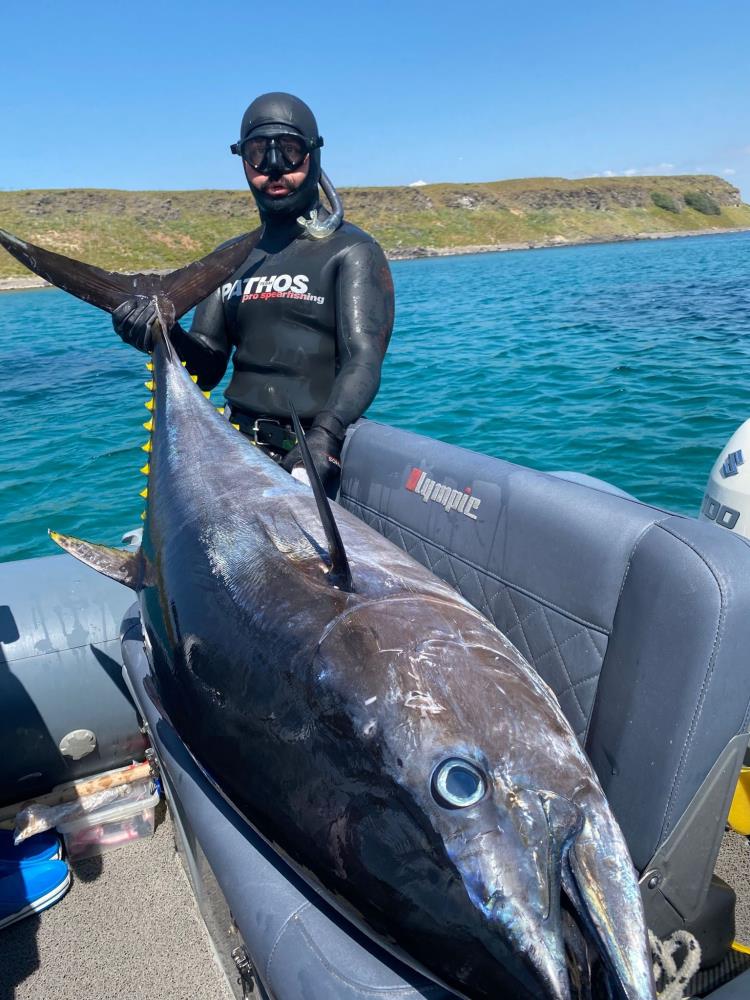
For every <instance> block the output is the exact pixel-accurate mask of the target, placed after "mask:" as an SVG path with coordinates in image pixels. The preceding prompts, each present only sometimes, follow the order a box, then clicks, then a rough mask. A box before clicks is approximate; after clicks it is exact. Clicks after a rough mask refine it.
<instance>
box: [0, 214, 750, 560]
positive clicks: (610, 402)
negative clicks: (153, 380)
mask: <svg viewBox="0 0 750 1000" xmlns="http://www.w3.org/2000/svg"><path fill="white" fill-rule="evenodd" d="M393 273H394V278H395V282H396V295H397V300H396V302H397V319H396V329H395V332H394V337H393V341H392V344H391V349H390V351H389V354H388V357H387V360H386V364H385V368H384V374H383V385H382V389H381V392H380V395H379V397H378V399H377V400H376V402H375V404H374V405H373V407H372V408H371V410H370V416H372V417H375V418H376V419H379V420H384V421H387V422H390V423H393V424H397V425H399V426H402V427H407V428H411V429H413V430H416V431H419V432H421V433H424V434H429V435H432V436H434V437H438V438H441V439H443V440H445V441H451V442H454V443H456V444H463V445H465V446H467V447H469V448H475V449H477V450H479V451H483V452H486V453H488V454H492V455H498V456H501V457H503V458H507V459H510V460H512V461H515V462H520V463H522V464H524V465H530V466H533V467H535V468H540V469H575V470H578V471H581V472H588V473H590V474H591V475H594V476H600V477H602V478H604V479H607V480H609V481H611V482H613V483H615V484H616V485H618V486H620V487H621V488H623V489H625V490H627V491H628V492H631V493H634V494H635V495H637V496H639V497H641V498H642V499H643V500H647V501H649V502H652V503H655V504H658V505H659V506H662V507H667V508H671V509H673V510H677V511H682V512H685V513H694V512H695V511H696V510H697V508H698V505H699V502H700V498H701V495H702V492H703V487H704V486H705V482H706V478H707V476H708V472H709V470H710V467H711V465H712V464H713V461H714V459H715V457H716V454H717V452H718V451H719V449H720V448H721V447H722V446H723V444H724V443H725V441H726V440H727V438H728V437H729V435H730V434H731V433H732V431H733V430H734V429H735V427H736V426H737V425H738V424H739V423H740V422H741V421H742V420H744V419H745V418H746V417H747V416H748V415H750V392H748V388H747V385H748V375H749V374H750V335H749V334H748V327H749V326H750V234H746V233H742V234H732V235H727V236H713V237H699V238H691V239H680V240H668V241H659V242H644V243H624V244H610V245H606V246H588V247H567V248H563V249H556V250H541V251H535V252H527V253H505V254H485V255H481V256H470V257H456V258H440V259H432V260H418V261H404V262H399V263H396V264H394V265H393ZM144 361H145V358H144V356H143V355H140V354H138V353H137V352H135V351H134V350H132V349H131V348H128V347H126V346H125V345H123V344H122V343H120V341H119V340H118V338H117V337H116V336H115V334H114V333H113V332H112V327H111V325H110V321H109V317H108V316H106V315H105V314H104V313H101V312H99V311H98V310H95V309H93V308H91V307H90V306H87V305H85V304H84V303H82V302H79V301H78V300H76V299H72V298H70V297H69V296H67V295H65V294H63V293H62V292H58V291H53V290H45V291H33V292H12V293H6V294H2V295H0V418H1V419H2V428H3V434H2V438H1V439H0V561H2V560H7V559H22V558H27V557H29V556H35V555H43V554H47V553H50V552H52V551H56V548H55V546H54V545H53V544H52V543H51V542H50V541H49V540H48V538H47V533H46V532H47V528H48V527H54V528H56V529H58V530H60V531H63V532H69V533H72V534H76V535H83V536H84V537H86V538H89V539H92V540H96V541H101V542H107V543H110V544H112V543H117V542H118V541H119V539H120V536H121V534H122V532H123V531H124V530H126V529H127V528H130V527H132V526H134V525H136V524H137V523H139V515H140V511H141V509H142V501H141V500H140V498H139V497H138V491H139V490H140V489H142V486H143V482H144V480H143V477H142V476H140V475H139V473H138V468H139V467H140V466H141V465H142V464H143V460H144V459H145V455H144V453H143V452H142V451H141V450H140V448H139V445H140V444H141V443H142V442H143V441H144V440H145V437H146V433H145V431H143V429H142V428H141V423H142V422H143V421H144V420H145V419H146V418H147V416H148V414H147V412H146V410H145V409H144V408H143V405H142V404H143V402H144V401H145V399H146V396H147V393H146V390H145V389H144V388H143V381H144V379H145V378H146V377H147V373H146V370H145V367H144ZM214 395H215V396H216V393H215V394H214Z"/></svg>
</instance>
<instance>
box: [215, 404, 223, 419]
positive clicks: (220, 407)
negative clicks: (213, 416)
mask: <svg viewBox="0 0 750 1000" xmlns="http://www.w3.org/2000/svg"><path fill="white" fill-rule="evenodd" d="M216 412H217V413H220V414H221V415H222V417H223V416H224V407H223V406H217V407H216Z"/></svg>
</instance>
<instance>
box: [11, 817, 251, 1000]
mask: <svg viewBox="0 0 750 1000" xmlns="http://www.w3.org/2000/svg"><path fill="white" fill-rule="evenodd" d="M157 818H161V822H160V823H159V824H158V825H157V828H156V832H155V833H154V836H153V837H152V838H151V839H150V840H144V841H140V842H138V843H133V844H129V845H128V846H127V847H124V848H121V849H120V850H116V851H111V852H109V853H107V854H104V855H102V856H101V857H96V858H88V859H86V860H84V861H79V862H78V863H77V864H75V865H74V866H72V868H73V884H72V885H71V887H70V890H69V892H68V894H67V895H66V896H65V897H64V899H62V900H61V901H60V902H59V903H57V904H56V905H55V906H53V907H51V908H50V909H49V910H46V911H45V912H44V913H41V914H39V915H38V916H34V917H28V918H27V919H25V920H22V921H19V923H17V924H14V925H13V926H11V927H8V928H6V929H5V930H3V931H0V1000H232V992H231V990H230V989H229V986H228V984H227V982H226V979H225V978H224V975H223V973H222V972H221V971H220V969H219V966H218V965H217V963H216V961H215V959H214V955H213V950H212V947H211V944H210V941H209V938H208V934H207V932H206V930H205V927H204V925H203V921H202V919H201V916H200V913H199V912H198V907H197V905H196V903H195V900H194V897H193V894H192V890H191V888H190V883H189V882H188V879H187V876H186V875H185V873H184V871H183V868H182V863H181V862H180V859H179V856H178V854H177V852H176V850H175V846H174V837H173V834H172V824H171V821H170V820H169V817H168V815H165V810H164V806H163V804H162V805H161V806H160V807H159V809H158V810H157Z"/></svg>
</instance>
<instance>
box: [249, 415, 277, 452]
mask: <svg viewBox="0 0 750 1000" xmlns="http://www.w3.org/2000/svg"><path fill="white" fill-rule="evenodd" d="M260 424H275V425H276V426H277V427H281V424H280V423H279V421H278V420H274V419H273V418H272V417H257V418H256V419H255V421H254V422H253V444H254V445H256V446H257V445H259V444H260V443H261V442H259V441H258V434H259V433H260Z"/></svg>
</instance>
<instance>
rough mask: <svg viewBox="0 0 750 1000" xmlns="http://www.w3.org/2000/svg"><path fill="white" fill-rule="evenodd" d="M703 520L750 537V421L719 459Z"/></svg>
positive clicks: (701, 517)
mask: <svg viewBox="0 0 750 1000" xmlns="http://www.w3.org/2000/svg"><path fill="white" fill-rule="evenodd" d="M699 517H700V519H701V520H702V521H714V522H715V523H716V524H718V525H720V526H721V527H722V528H729V530H730V531H735V532H737V534H739V535H744V536H745V537H746V538H750V420H746V421H745V422H744V424H742V425H741V426H740V427H738V428H737V430H736V431H735V432H734V434H733V435H732V436H731V437H730V439H729V441H728V442H727V443H726V445H725V446H724V448H723V449H722V451H721V453H720V454H719V457H718V458H717V459H716V463H715V464H714V467H713V469H711V475H710V476H709V477H708V485H707V486H706V492H705V495H704V497H703V502H702V504H701V510H700V514H699Z"/></svg>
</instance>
